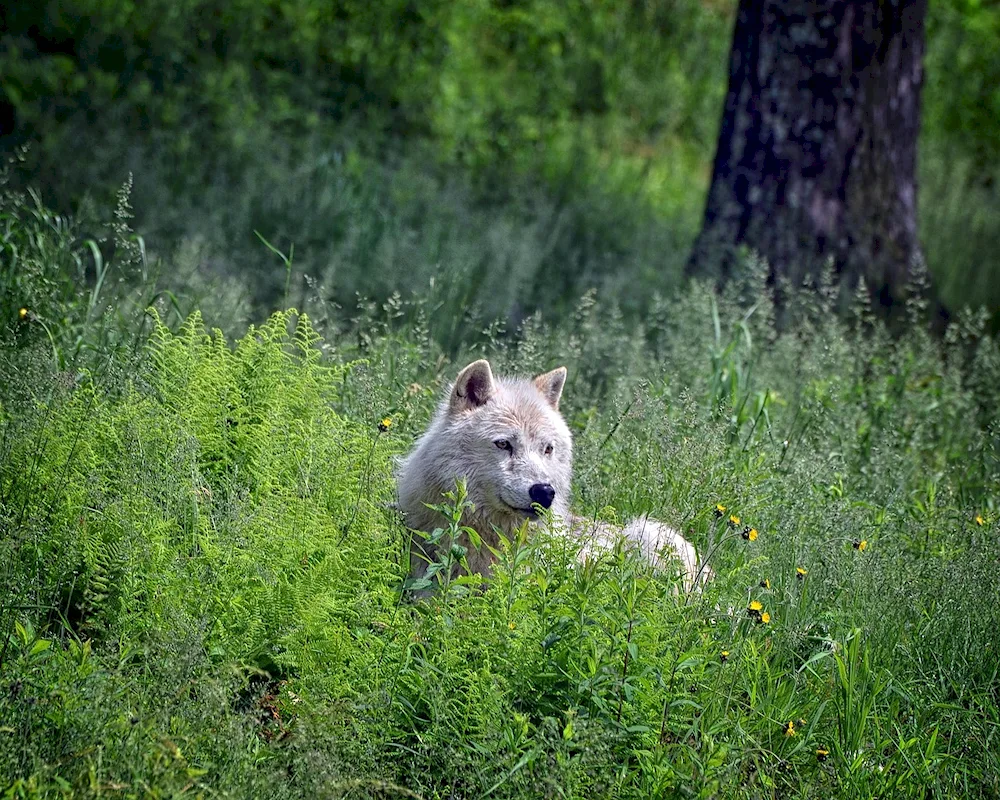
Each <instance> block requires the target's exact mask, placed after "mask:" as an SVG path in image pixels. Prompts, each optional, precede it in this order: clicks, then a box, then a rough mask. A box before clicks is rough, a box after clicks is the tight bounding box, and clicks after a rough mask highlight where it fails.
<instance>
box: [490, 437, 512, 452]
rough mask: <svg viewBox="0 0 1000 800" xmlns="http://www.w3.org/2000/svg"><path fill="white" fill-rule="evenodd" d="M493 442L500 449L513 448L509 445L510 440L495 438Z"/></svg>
mask: <svg viewBox="0 0 1000 800" xmlns="http://www.w3.org/2000/svg"><path fill="white" fill-rule="evenodd" d="M493 444H495V445H496V446H497V447H499V448H500V449H501V450H508V451H510V450H513V448H512V447H511V446H510V442H508V441H507V440H506V439H496V440H494V442H493Z"/></svg>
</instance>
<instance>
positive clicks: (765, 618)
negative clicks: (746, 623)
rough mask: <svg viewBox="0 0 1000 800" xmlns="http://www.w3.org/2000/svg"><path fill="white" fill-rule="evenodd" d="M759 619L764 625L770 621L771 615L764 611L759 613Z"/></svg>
mask: <svg viewBox="0 0 1000 800" xmlns="http://www.w3.org/2000/svg"><path fill="white" fill-rule="evenodd" d="M760 621H761V622H763V623H764V624H765V625H768V624H769V623H770V622H771V615H770V614H768V613H767V612H766V611H765V612H764V613H763V614H761V615H760Z"/></svg>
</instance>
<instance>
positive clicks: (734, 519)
mask: <svg viewBox="0 0 1000 800" xmlns="http://www.w3.org/2000/svg"><path fill="white" fill-rule="evenodd" d="M729 524H730V525H732V526H733V527H734V528H736V527H739V524H740V518H739V517H737V516H736V515H735V514H730V515H729Z"/></svg>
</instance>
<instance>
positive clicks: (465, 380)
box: [448, 359, 496, 414]
mask: <svg viewBox="0 0 1000 800" xmlns="http://www.w3.org/2000/svg"><path fill="white" fill-rule="evenodd" d="M495 390H496V384H495V383H494V382H493V370H491V369H490V362H489V361H487V360H486V359H480V360H479V361H473V362H472V363H471V364H469V366H467V367H466V368H465V369H463V370H462V371H461V372H459V373H458V377H457V378H456V379H455V385H454V386H453V387H452V390H451V400H450V401H449V403H448V410H449V411H451V412H452V413H453V414H454V413H457V412H459V411H467V410H468V409H471V408H477V407H479V406H481V405H483V404H484V403H485V402H486V401H487V400H489V399H490V398H491V397H492V396H493V392H494V391H495Z"/></svg>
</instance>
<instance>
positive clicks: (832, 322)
mask: <svg viewBox="0 0 1000 800" xmlns="http://www.w3.org/2000/svg"><path fill="white" fill-rule="evenodd" d="M37 224H38V217H37V216H36V215H31V214H25V215H22V216H21V217H19V218H18V219H17V220H13V221H12V222H11V225H10V229H9V234H8V241H15V242H22V243H23V242H27V243H30V242H33V241H35V242H37V241H40V240H39V239H38V237H37V236H31V235H29V234H31V233H32V232H33V231H35V230H36V228H34V227H32V226H36V225H37ZM74 242H75V240H74V239H72V238H69V237H66V238H62V239H53V240H51V242H50V244H49V245H45V246H47V247H48V246H51V250H49V251H46V252H50V253H51V257H52V260H53V261H54V262H55V263H59V264H61V263H73V262H72V252H73V247H74V246H75V245H74ZM27 251H30V246H29V247H28V248H27V250H26V251H25V252H27ZM67 251H68V252H67ZM63 259H69V261H68V262H64V261H63ZM40 263H42V262H40ZM41 274H43V275H44V273H41ZM58 274H59V273H56V275H58ZM765 275H766V273H765V272H764V270H763V269H762V266H761V265H760V264H756V263H752V262H751V263H750V264H748V267H747V270H746V272H745V274H743V275H741V276H739V277H738V279H737V280H734V281H733V283H732V284H731V285H730V287H729V288H728V289H727V290H726V291H725V292H724V293H722V294H719V293H716V292H715V291H714V290H712V289H711V288H709V287H706V286H703V285H699V284H692V285H690V286H688V287H687V288H686V289H685V291H684V292H678V293H676V294H675V295H673V296H672V297H671V298H670V299H669V300H667V299H664V298H651V299H650V301H649V303H650V308H651V312H650V314H649V315H648V316H647V318H646V319H644V320H643V322H642V323H641V324H635V323H632V322H630V321H629V320H628V319H627V318H626V317H624V316H623V315H622V313H621V312H620V311H619V310H618V309H617V308H616V307H615V306H614V305H613V304H609V303H602V302H598V300H597V298H596V296H594V295H592V294H590V295H586V296H585V297H584V298H583V299H582V300H581V302H580V303H578V304H577V306H576V308H575V309H573V311H572V313H570V314H567V315H565V316H564V317H563V318H562V319H554V320H551V321H550V320H549V319H547V318H543V317H541V316H537V315H536V316H533V317H531V318H529V319H527V320H526V321H525V323H524V324H523V325H522V326H521V328H520V329H519V330H518V331H516V332H514V333H510V334H504V333H502V332H501V331H500V330H499V329H498V328H496V327H490V328H487V329H485V330H484V331H483V332H482V334H481V335H480V336H478V337H474V338H472V339H467V340H465V341H464V342H463V345H464V346H465V347H466V349H467V350H468V352H467V353H464V354H463V357H471V356H473V355H475V356H480V355H487V356H488V357H489V358H490V359H491V360H492V361H493V362H494V366H495V367H496V368H497V370H498V371H503V372H506V371H516V372H525V373H528V372H532V371H539V370H542V369H547V368H551V367H552V366H554V365H556V364H558V363H564V364H566V365H567V366H568V367H569V376H570V377H569V384H568V386H567V388H566V392H565V395H564V401H563V409H564V412H565V414H566V417H567V420H568V421H569V423H570V424H571V427H572V429H573V432H574V438H575V448H576V452H577V460H576V476H575V494H576V497H575V507H576V509H577V510H578V511H579V512H580V513H582V514H585V515H589V516H592V517H594V518H599V519H603V520H607V521H610V522H614V521H619V522H620V521H623V520H625V519H628V518H631V517H633V516H636V515H638V514H642V513H650V514H652V515H653V516H655V517H657V518H659V519H663V520H664V521H667V522H669V523H671V524H674V525H676V526H677V527H678V528H679V529H681V530H683V531H684V532H685V535H687V536H689V537H690V538H691V539H692V540H693V541H695V542H696V543H697V545H698V546H699V549H700V552H701V553H702V554H703V555H704V556H705V557H706V558H707V560H708V562H709V564H710V566H711V568H712V570H713V571H714V573H715V576H714V578H713V579H712V581H711V582H710V583H709V584H708V587H707V589H706V591H705V593H704V594H701V595H698V596H695V597H691V598H685V597H681V596H678V595H677V593H676V585H675V581H674V580H673V579H672V578H671V576H669V575H664V574H656V573H653V572H652V571H651V569H650V567H649V566H648V564H645V563H644V562H642V561H641V560H638V559H637V558H636V557H635V555H634V554H632V553H629V552H627V551H626V550H623V549H618V550H616V551H614V552H611V553H609V554H607V555H606V556H605V557H602V558H600V559H596V560H593V561H590V562H588V563H587V564H585V565H580V564H578V563H577V560H576V554H575V552H574V548H573V546H572V544H571V543H570V542H569V541H568V540H567V539H566V538H565V537H563V536H562V535H560V532H559V531H558V530H545V529H542V530H529V529H527V528H525V529H524V530H523V531H521V532H520V533H519V534H518V535H517V536H514V537H512V539H511V540H510V541H503V542H501V546H500V548H498V553H497V569H496V573H495V575H494V577H493V579H492V580H490V581H488V582H485V583H481V582H480V581H478V580H476V579H468V578H456V577H455V576H453V574H452V571H451V567H452V566H453V563H454V561H455V560H458V561H460V560H461V559H462V558H463V557H464V556H465V555H466V553H464V552H462V551H461V549H458V550H448V551H447V552H446V553H445V556H446V558H447V560H446V561H444V562H443V563H442V567H441V569H440V570H439V571H438V574H437V575H436V578H440V579H441V580H440V581H438V582H439V583H440V584H441V586H440V588H438V589H437V590H436V591H432V592H431V593H430V597H428V598H427V599H426V600H424V601H421V602H416V603H411V602H403V598H402V595H401V591H400V590H401V587H402V584H403V581H404V578H405V572H406V566H405V563H406V555H405V554H406V552H407V550H408V534H407V532H406V531H405V529H404V528H403V526H402V525H400V524H399V523H398V521H397V520H395V519H394V516H393V514H392V513H391V511H390V510H389V508H390V505H391V501H392V475H391V472H392V461H391V457H392V456H393V455H395V454H397V453H399V452H401V451H403V450H405V449H406V448H408V447H409V446H410V444H411V443H412V441H413V438H414V436H415V435H416V434H418V433H419V432H421V431H422V430H423V429H424V426H425V425H426V421H427V419H428V418H429V416H430V414H431V412H432V410H433V407H434V405H435V403H436V400H437V398H438V397H439V396H440V394H441V391H443V388H444V385H445V383H446V382H447V381H448V380H449V379H450V378H451V377H453V375H454V373H455V370H456V367H457V364H456V363H452V362H450V361H449V360H448V359H447V358H446V357H445V356H444V355H442V351H441V349H440V345H438V344H437V343H436V342H435V339H434V338H433V336H432V335H431V333H430V325H431V319H432V317H433V316H434V314H435V313H438V312H439V309H440V308H441V303H442V297H441V295H437V296H435V295H430V296H427V297H425V298H422V299H418V300H414V301H409V302H406V301H402V300H398V299H394V300H392V301H390V302H388V303H386V304H384V305H376V304H371V305H368V306H366V307H364V308H363V309H362V311H361V314H362V316H361V318H360V319H358V320H356V321H355V322H353V323H350V322H347V321H344V320H339V319H338V318H337V309H336V308H335V307H332V306H330V305H328V304H326V303H324V302H323V300H322V298H319V297H313V298H311V301H310V303H311V310H312V311H314V312H315V314H310V317H309V319H307V318H306V317H305V316H303V315H300V314H297V313H295V312H287V313H280V314H277V315H274V316H272V317H271V318H270V319H269V320H268V321H267V322H266V323H265V324H264V325H262V326H261V327H259V328H251V329H250V330H249V332H247V333H246V334H245V335H244V336H242V337H240V338H239V339H238V340H237V341H235V342H234V343H233V344H232V345H230V344H228V343H227V341H226V339H225V338H224V337H223V336H222V335H221V334H219V333H218V332H213V333H211V334H209V333H206V331H205V329H204V326H203V324H202V321H201V318H200V316H199V315H198V314H194V315H192V316H190V317H188V318H187V319H186V321H184V322H183V323H181V324H179V325H178V326H176V329H175V330H171V329H170V328H169V327H168V326H167V325H166V324H165V323H164V318H163V317H162V316H161V315H160V314H159V313H158V312H156V311H155V310H154V311H152V312H150V314H149V315H148V317H146V319H147V322H146V323H145V325H146V327H145V328H144V329H143V330H145V333H143V332H142V331H141V330H133V334H134V335H136V336H137V338H138V340H139V347H138V349H137V351H136V352H137V355H136V356H130V355H128V354H127V353H126V352H125V351H123V350H122V349H121V348H118V347H117V346H113V343H112V345H109V346H107V347H106V348H105V349H101V348H100V347H98V348H96V361H95V362H94V363H100V364H104V365H105V366H104V368H102V369H100V370H97V369H90V368H87V369H80V371H79V372H78V373H76V374H75V375H74V376H73V379H72V380H68V379H67V376H66V375H65V374H64V373H63V372H62V371H56V370H53V369H51V368H46V369H36V368H35V364H36V361H35V355H34V350H33V348H32V347H24V346H21V345H20V344H19V343H18V341H17V340H5V341H4V342H3V354H4V358H5V359H6V361H7V363H9V364H11V365H12V371H11V374H12V375H15V376H16V377H17V380H18V383H19V390H18V391H17V392H11V391H8V392H7V393H6V394H4V395H3V398H4V399H3V407H2V409H0V527H2V530H3V531H4V536H3V537H0V570H2V574H0V686H3V687H4V691H2V692H0V778H2V783H0V791H2V792H4V794H5V796H9V797H45V796H60V795H66V796H68V795H70V794H73V795H74V796H82V797H97V796H105V797H107V796H120V797H129V796H137V795H140V794H149V795H160V796H172V795H176V794H182V793H185V792H191V791H197V792H199V793H201V794H203V795H205V796H218V795H231V796H267V797H277V798H282V797H302V796H319V797H348V796H350V797H358V796H361V797H378V796H387V795H389V796H391V795H392V794H394V793H395V794H399V795H401V796H414V795H415V796H418V797H425V798H431V797H441V798H443V797H449V796H456V795H462V796H484V795H489V796H495V797H511V798H513V797H537V796H549V795H560V796H565V797H635V798H645V797H651V796H654V797H655V796H673V795H678V794H685V795H693V796H699V797H706V798H707V797H714V796H736V797H757V796H775V795H779V794H780V795H792V796H799V797H830V796H837V797H857V796H900V797H925V796H927V795H928V794H934V795H940V796H964V797H990V796H994V795H995V794H996V793H997V791H998V789H1000V787H998V786H997V783H996V776H997V775H998V774H1000V764H998V762H997V756H996V748H994V747H992V742H993V740H994V738H995V735H996V730H997V726H998V725H1000V718H998V716H997V707H998V702H997V701H998V698H997V695H996V686H997V658H996V649H995V648H996V635H995V631H996V630H997V627H998V626H1000V616H998V614H1000V612H998V610H997V608H996V606H995V604H991V603H988V602H984V598H992V597H996V596H998V595H1000V575H998V573H997V570H996V568H995V566H996V563H997V559H998V558H1000V539H998V537H997V526H998V525H1000V507H998V502H997V497H998V496H1000V450H998V444H997V443H998V441H1000V437H998V431H1000V418H998V416H997V415H998V409H1000V350H998V346H997V342H996V340H995V339H994V338H992V337H991V336H990V335H989V334H988V333H986V330H985V328H986V319H985V316H984V315H983V314H972V313H969V314H963V315H960V316H959V317H958V318H957V319H956V320H955V321H954V323H953V324H952V325H951V326H949V328H948V330H947V331H946V333H945V335H944V336H943V337H941V338H935V337H933V336H931V335H930V334H929V333H926V332H925V331H924V330H923V329H922V328H921V326H920V324H919V320H920V319H922V315H923V314H924V313H925V311H926V308H925V307H924V305H923V300H921V299H920V298H921V296H920V293H919V292H917V291H915V292H913V293H912V299H911V301H910V303H911V306H910V315H911V330H910V331H909V332H908V333H907V335H906V336H903V337H892V336H890V335H889V332H888V331H887V330H886V329H885V327H884V326H883V325H882V323H880V322H879V321H878V320H877V319H876V318H875V317H874V316H873V315H872V314H871V312H870V310H869V309H868V308H867V306H866V305H865V299H866V297H867V294H866V292H864V291H860V292H859V293H858V301H857V303H856V304H855V307H854V309H853V310H852V314H851V316H850V317H848V318H842V317H839V316H838V315H836V314H835V313H833V312H834V308H835V307H836V306H837V304H838V303H839V295H840V293H839V289H838V288H837V287H836V286H835V285H834V284H833V282H832V280H827V281H825V282H823V283H822V285H821V287H820V290H819V291H817V292H810V293H805V292H794V291H791V290H789V291H788V294H787V296H788V297H789V298H790V301H789V304H788V306H787V307H786V308H785V309H784V313H785V314H786V316H787V320H786V324H785V326H784V327H782V328H781V330H779V329H778V328H777V327H776V326H775V323H774V316H775V315H774V310H773V308H772V307H771V304H770V301H769V300H768V293H767V291H766V289H765V286H764V282H765ZM53 280H54V281H55V280H56V279H55V278H53ZM53 285H54V286H55V287H56V289H57V290H58V291H68V290H67V289H66V288H65V287H61V286H59V284H58V283H55V284H53ZM19 286H20V288H19V289H18V291H23V292H29V293H30V292H32V291H33V286H32V284H29V283H25V284H22V285H19ZM454 288H455V287H451V286H449V287H441V289H440V291H442V292H445V293H446V292H448V291H452V290H453V289H454ZM459 288H461V287H459ZM147 291H149V289H148V287H147ZM31 296H39V297H40V296H41V295H31ZM67 296H73V295H67ZM85 298H86V295H84V299H85ZM310 319H318V320H319V319H321V320H322V321H323V322H322V325H323V328H322V330H323V332H324V334H326V336H325V338H324V339H320V337H319V334H318V330H320V328H319V325H320V323H316V324H317V327H316V328H314V327H313V323H312V322H310ZM82 320H83V321H82V322H80V323H79V325H80V327H79V331H80V333H81V334H82V335H83V337H84V339H85V340H87V341H94V342H98V343H100V342H102V341H105V340H103V339H101V338H100V337H96V336H95V331H97V330H100V326H101V325H102V322H101V320H100V319H99V318H95V317H90V318H88V317H83V318H82ZM25 324H34V323H25ZM57 329H59V328H58V326H57ZM28 332H29V333H34V332H33V331H32V329H31V328H29V329H28ZM128 352H129V353H130V352H131V351H128ZM386 420H388V421H386ZM379 421H381V422H382V425H381V426H379V424H378V423H379ZM464 503H465V499H464V496H463V494H462V491H461V487H457V488H456V492H455V493H454V494H453V495H451V496H450V497H444V498H442V501H441V504H440V511H441V512H442V526H441V533H440V537H441V538H442V539H443V538H444V537H446V536H450V537H451V538H453V539H454V538H455V536H456V535H457V534H458V533H459V532H460V530H461V519H462V513H461V512H462V509H463V505H464ZM719 506H724V507H725V508H724V509H721V508H719ZM736 518H738V521H737V520H736ZM750 530H754V531H756V532H757V535H756V536H752V535H751V533H750ZM431 535H432V536H434V535H437V534H434V533H432V534H431ZM442 551H444V549H443V548H442ZM418 588H424V589H434V587H433V586H422V587H418ZM765 615H766V616H765ZM824 753H825V754H826V755H821V754H824ZM818 754H820V756H818Z"/></svg>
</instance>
